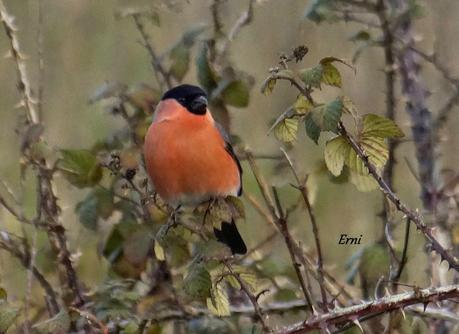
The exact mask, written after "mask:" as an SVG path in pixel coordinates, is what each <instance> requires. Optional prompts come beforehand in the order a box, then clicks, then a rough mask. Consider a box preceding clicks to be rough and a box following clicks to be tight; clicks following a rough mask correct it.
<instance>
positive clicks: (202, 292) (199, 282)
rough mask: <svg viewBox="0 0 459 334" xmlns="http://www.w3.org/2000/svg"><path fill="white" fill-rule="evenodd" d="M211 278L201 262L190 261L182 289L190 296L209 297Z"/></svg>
mask: <svg viewBox="0 0 459 334" xmlns="http://www.w3.org/2000/svg"><path fill="white" fill-rule="evenodd" d="M211 288H212V279H211V277H210V274H209V271H207V269H206V268H205V267H204V265H203V264H202V263H196V262H192V263H191V265H190V267H189V269H188V274H187V275H186V276H185V279H184V280H183V289H184V291H185V292H186V294H187V295H189V296H190V297H192V298H208V297H210V289H211Z"/></svg>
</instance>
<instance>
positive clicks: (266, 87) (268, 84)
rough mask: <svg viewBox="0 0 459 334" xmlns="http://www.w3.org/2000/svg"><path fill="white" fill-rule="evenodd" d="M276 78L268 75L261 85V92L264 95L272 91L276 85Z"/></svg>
mask: <svg viewBox="0 0 459 334" xmlns="http://www.w3.org/2000/svg"><path fill="white" fill-rule="evenodd" d="M276 81H277V80H276V79H273V78H271V77H268V78H267V79H266V80H265V81H263V84H262V85H261V93H262V94H264V95H269V94H271V93H272V92H273V90H274V87H275V86H276Z"/></svg>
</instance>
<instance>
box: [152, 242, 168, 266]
mask: <svg viewBox="0 0 459 334" xmlns="http://www.w3.org/2000/svg"><path fill="white" fill-rule="evenodd" d="M154 250H155V256H156V258H157V259H158V261H164V260H165V259H166V256H165V254H164V248H163V246H161V245H160V244H159V242H158V241H156V240H155V248H154Z"/></svg>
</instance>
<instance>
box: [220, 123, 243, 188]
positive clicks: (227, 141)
mask: <svg viewBox="0 0 459 334" xmlns="http://www.w3.org/2000/svg"><path fill="white" fill-rule="evenodd" d="M215 127H216V128H217V129H218V132H220V135H221V136H222V138H223V140H224V141H225V149H226V151H227V152H228V154H229V155H230V156H231V158H233V160H234V162H236V165H237V169H238V170H239V184H240V187H239V190H238V192H237V195H238V196H241V195H242V167H241V163H240V162H239V159H238V158H237V156H236V153H234V149H233V146H232V145H231V140H230V136H229V134H228V132H226V130H225V129H224V128H223V126H221V125H220V124H219V123H217V122H215Z"/></svg>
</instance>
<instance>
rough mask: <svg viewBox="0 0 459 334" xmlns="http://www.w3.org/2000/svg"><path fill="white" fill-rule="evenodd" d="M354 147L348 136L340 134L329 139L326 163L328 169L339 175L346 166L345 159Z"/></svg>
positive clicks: (325, 152) (326, 148) (325, 154)
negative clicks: (348, 140) (344, 136)
mask: <svg viewBox="0 0 459 334" xmlns="http://www.w3.org/2000/svg"><path fill="white" fill-rule="evenodd" d="M350 149H352V148H351V146H350V144H349V143H348V142H347V140H346V138H343V137H342V136H338V137H335V138H333V139H332V140H329V141H328V142H327V144H326V145H325V151H324V156H325V164H326V165H327V168H328V170H329V171H330V172H331V173H332V174H333V175H334V176H339V175H340V174H341V171H342V170H343V167H344V161H345V158H346V156H347V155H348V154H349V150H350Z"/></svg>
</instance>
